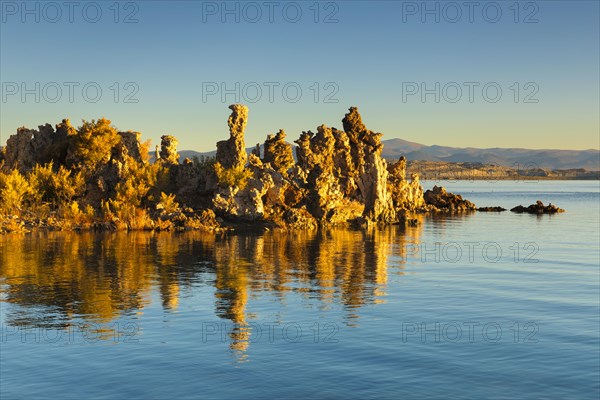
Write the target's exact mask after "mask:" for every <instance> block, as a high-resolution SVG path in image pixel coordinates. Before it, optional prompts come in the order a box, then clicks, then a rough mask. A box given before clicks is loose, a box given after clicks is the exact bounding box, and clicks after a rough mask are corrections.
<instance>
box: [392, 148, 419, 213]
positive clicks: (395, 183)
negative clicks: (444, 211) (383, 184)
mask: <svg viewBox="0 0 600 400" xmlns="http://www.w3.org/2000/svg"><path fill="white" fill-rule="evenodd" d="M388 172H389V175H388V190H389V191H390V195H391V197H392V202H393V205H394V208H395V209H396V210H397V211H401V210H402V211H419V210H423V209H424V208H425V207H426V204H425V199H424V198H423V188H422V187H421V184H420V182H419V175H417V174H411V180H410V182H409V181H408V180H407V179H406V158H404V157H400V159H399V160H398V161H397V162H396V163H394V164H391V165H389V166H388Z"/></svg>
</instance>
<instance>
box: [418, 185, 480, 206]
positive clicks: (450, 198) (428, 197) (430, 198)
mask: <svg viewBox="0 0 600 400" xmlns="http://www.w3.org/2000/svg"><path fill="white" fill-rule="evenodd" d="M423 197H424V198H425V202H426V203H427V204H430V205H432V206H434V207H436V208H437V209H438V210H441V211H473V210H475V209H476V208H477V207H476V206H475V204H473V203H471V202H470V201H469V200H464V199H463V198H462V196H461V195H459V194H453V193H449V192H447V191H446V189H445V188H444V187H442V186H434V187H433V189H432V190H428V191H426V192H425V194H424V196H423Z"/></svg>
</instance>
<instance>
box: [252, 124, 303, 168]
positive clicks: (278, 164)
mask: <svg viewBox="0 0 600 400" xmlns="http://www.w3.org/2000/svg"><path fill="white" fill-rule="evenodd" d="M255 150H256V149H255ZM264 153H265V155H264V157H263V162H265V163H271V166H273V168H274V169H275V170H276V171H279V172H281V173H283V174H287V171H288V169H290V168H291V167H292V166H293V165H294V156H293V154H292V147H291V146H290V145H289V144H288V143H287V142H286V141H285V132H284V131H283V129H280V130H279V132H277V134H275V135H268V136H267V140H265V147H264ZM253 154H255V155H257V156H258V157H260V147H258V154H256V152H253Z"/></svg>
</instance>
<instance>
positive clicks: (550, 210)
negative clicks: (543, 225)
mask: <svg viewBox="0 0 600 400" xmlns="http://www.w3.org/2000/svg"><path fill="white" fill-rule="evenodd" d="M510 211H512V212H516V213H519V214H520V213H528V214H556V213H562V212H565V210H563V209H562V208H558V207H557V206H555V205H552V203H549V204H548V205H547V206H545V205H544V203H542V202H541V201H540V200H538V201H536V202H535V204H532V205H530V206H529V207H523V206H521V205H519V206H516V207H514V208H511V210H510Z"/></svg>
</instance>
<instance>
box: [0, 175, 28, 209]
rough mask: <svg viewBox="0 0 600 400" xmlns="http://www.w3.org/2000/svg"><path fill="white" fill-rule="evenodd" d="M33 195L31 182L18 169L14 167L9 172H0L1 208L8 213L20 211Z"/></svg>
mask: <svg viewBox="0 0 600 400" xmlns="http://www.w3.org/2000/svg"><path fill="white" fill-rule="evenodd" d="M32 195H33V190H32V188H31V186H30V185H29V182H27V179H25V177H23V175H21V174H20V173H19V171H18V170H16V169H13V170H12V171H11V172H9V173H7V174H5V173H2V172H0V210H2V211H3V212H5V213H8V214H10V213H18V212H19V211H20V210H21V207H22V206H23V205H24V203H25V202H26V201H27V200H30V199H31V198H32Z"/></svg>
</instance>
